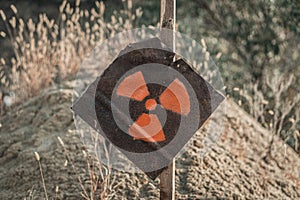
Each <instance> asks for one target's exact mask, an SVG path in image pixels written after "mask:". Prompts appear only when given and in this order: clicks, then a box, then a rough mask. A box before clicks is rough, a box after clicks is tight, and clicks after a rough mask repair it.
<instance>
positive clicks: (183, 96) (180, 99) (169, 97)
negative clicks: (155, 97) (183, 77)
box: [159, 79, 190, 115]
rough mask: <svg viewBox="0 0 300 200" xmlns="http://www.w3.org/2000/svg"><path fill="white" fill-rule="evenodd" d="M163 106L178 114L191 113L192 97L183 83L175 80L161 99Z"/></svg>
mask: <svg viewBox="0 0 300 200" xmlns="http://www.w3.org/2000/svg"><path fill="white" fill-rule="evenodd" d="M159 100H160V103H161V105H162V106H163V107H164V108H165V109H167V110H171V111H173V112H176V113H178V114H183V115H188V114H189V113H190V97H189V95H188V93H187V91H186V89H185V86H184V85H183V83H182V82H181V81H179V80H178V79H175V80H174V81H173V82H172V83H171V84H170V85H169V86H168V88H167V89H166V90H165V91H164V92H163V93H162V94H161V95H160V97H159Z"/></svg>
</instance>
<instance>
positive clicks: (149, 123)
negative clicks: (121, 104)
mask: <svg viewBox="0 0 300 200" xmlns="http://www.w3.org/2000/svg"><path fill="white" fill-rule="evenodd" d="M117 95H119V96H123V97H128V98H130V99H134V100H136V101H143V100H144V99H145V98H146V97H147V96H149V95H150V93H149V91H148V88H147V84H146V82H145V79H144V76H143V74H142V72H141V71H139V72H136V73H134V74H132V75H130V76H128V77H126V78H125V79H124V80H123V81H122V82H121V83H120V85H119V86H118V88H117ZM159 101H160V105H161V106H162V107H163V108H164V109H166V110H170V111H172V112H175V113H177V114H180V115H185V116H186V115H188V114H189V113H190V97H189V94H188V92H187V90H186V88H185V86H184V84H183V83H182V82H181V81H180V80H179V79H177V78H176V79H175V80H174V81H173V82H172V83H171V84H170V85H169V86H168V87H167V88H166V89H165V90H164V91H163V93H162V94H161V95H160V96H159ZM157 105H158V102H156V100H155V99H148V100H147V101H146V102H145V108H146V109H147V110H149V111H151V110H154V109H155V108H156V107H157ZM128 133H129V134H130V135H131V136H132V137H133V138H134V139H135V140H142V141H145V142H163V141H165V140H166V138H165V134H164V131H163V127H162V125H161V123H160V121H159V118H158V117H157V116H156V115H155V114H147V113H143V114H142V115H140V116H139V117H138V119H137V120H136V121H135V122H134V123H133V124H132V125H131V126H130V127H129V129H128Z"/></svg>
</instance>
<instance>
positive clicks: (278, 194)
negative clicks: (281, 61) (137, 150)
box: [0, 82, 300, 199]
mask: <svg viewBox="0 0 300 200" xmlns="http://www.w3.org/2000/svg"><path fill="white" fill-rule="evenodd" d="M72 84H73V83H70V82H68V83H64V84H63V86H62V87H61V88H62V89H57V88H52V89H51V88H50V89H47V90H45V91H44V92H43V93H42V94H41V95H39V96H37V97H35V98H33V99H31V100H30V101H28V102H24V104H23V105H21V106H19V107H17V108H15V109H11V110H9V111H8V112H7V113H6V114H5V115H4V116H1V118H0V123H1V128H0V197H1V198H0V199H24V198H25V199H42V198H44V197H45V193H44V190H43V184H42V179H41V175H40V171H39V165H38V162H37V161H36V159H35V156H34V152H38V153H39V155H40V162H41V166H42V170H43V174H44V179H45V185H46V189H47V194H48V197H49V199H83V197H82V195H81V193H82V192H83V189H82V188H81V186H80V183H79V180H78V176H79V177H80V180H81V181H82V185H83V186H84V187H85V188H86V190H87V192H88V194H89V195H90V194H91V193H90V191H91V190H90V185H91V176H90V173H89V172H90V171H89V168H88V166H89V165H88V164H87V159H86V158H85V156H84V154H83V151H82V150H84V149H85V146H83V145H82V141H81V139H80V136H79V134H78V133H77V132H76V130H75V126H74V122H73V116H72V113H71V110H70V105H71V99H72V92H73V90H72V87H73V85H72ZM223 114H224V115H221V116H223V117H220V116H218V115H217V114H216V115H214V116H213V117H212V118H211V120H210V122H209V123H219V122H218V120H223V122H224V129H223V132H222V133H221V135H220V137H219V138H218V141H217V142H216V143H215V145H210V147H211V149H210V150H209V151H208V154H207V155H206V156H202V157H201V156H199V154H200V153H201V150H203V148H204V146H205V145H204V143H203V142H202V141H203V138H204V137H205V136H206V134H207V132H208V130H209V129H208V125H205V126H204V127H203V128H202V129H201V131H198V132H197V133H196V135H195V136H194V137H193V139H192V141H191V142H190V144H189V145H188V146H187V147H186V151H185V152H184V153H183V154H181V155H180V156H179V157H178V158H177V159H176V198H177V199H208V198H212V199H299V198H300V181H299V180H300V172H299V169H300V158H299V157H298V156H297V154H296V153H295V152H294V151H293V150H292V149H290V148H289V147H287V146H285V145H284V144H283V142H282V141H280V140H279V139H278V138H275V143H274V147H273V150H272V154H271V156H266V155H267V153H266V152H267V147H268V143H269V141H270V140H271V134H270V133H268V131H267V130H265V129H263V128H262V127H260V125H259V124H257V123H255V122H254V121H253V120H252V118H251V117H250V116H248V115H247V114H246V113H245V112H244V111H242V110H241V109H240V108H239V107H238V106H237V105H236V104H234V103H233V102H232V101H231V100H230V99H229V100H227V102H226V111H225V113H223ZM58 136H59V137H60V138H62V140H63V141H64V143H65V149H64V148H63V147H62V145H60V143H59V141H58V139H57V137H58ZM66 155H68V157H69V158H67V157H66ZM67 159H69V162H66V160H67ZM70 161H73V164H74V165H72V162H70ZM90 163H91V162H90ZM91 165H92V164H90V167H91ZM72 166H74V169H75V170H73V167H72ZM96 176H97V173H95V177H96ZM95 177H93V178H92V180H93V179H94V178H95ZM109 179H110V180H111V181H110V183H109V185H108V186H107V187H108V188H109V189H108V190H107V192H106V193H107V198H108V199H158V195H159V189H158V183H159V179H156V181H152V180H151V179H149V178H148V177H147V176H145V175H144V174H143V173H128V172H121V171H117V170H113V171H112V174H111V175H110V176H109ZM101 187H102V189H103V187H104V185H101V184H99V186H98V189H99V188H101ZM97 191H100V189H99V190H97ZM96 193H97V192H96ZM94 199H96V197H95V198H94Z"/></svg>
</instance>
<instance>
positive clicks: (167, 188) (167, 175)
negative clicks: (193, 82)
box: [160, 0, 176, 200]
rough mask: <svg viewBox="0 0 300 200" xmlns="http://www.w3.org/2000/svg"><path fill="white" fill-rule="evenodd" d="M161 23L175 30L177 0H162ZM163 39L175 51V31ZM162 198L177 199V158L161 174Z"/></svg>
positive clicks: (162, 37) (163, 34) (163, 26)
mask: <svg viewBox="0 0 300 200" xmlns="http://www.w3.org/2000/svg"><path fill="white" fill-rule="evenodd" d="M160 6H161V7H160V23H161V28H167V29H171V30H173V31H175V24H176V23H175V22H176V0H161V4H160ZM161 41H162V42H163V43H165V44H166V45H167V46H168V47H169V48H171V49H172V50H173V51H175V38H174V34H173V32H172V33H170V32H169V31H168V32H165V31H163V30H162V33H161ZM160 199H161V200H174V199H175V160H174V159H173V161H172V162H171V164H170V165H169V166H168V167H167V168H165V169H164V170H163V172H162V173H161V175H160Z"/></svg>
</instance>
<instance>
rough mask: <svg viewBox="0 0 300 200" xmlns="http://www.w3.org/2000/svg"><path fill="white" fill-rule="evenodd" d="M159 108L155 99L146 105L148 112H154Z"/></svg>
mask: <svg viewBox="0 0 300 200" xmlns="http://www.w3.org/2000/svg"><path fill="white" fill-rule="evenodd" d="M156 106H157V103H156V101H155V99H148V100H147V101H146V103H145V107H146V109H147V110H154V109H155V108H156Z"/></svg>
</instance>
